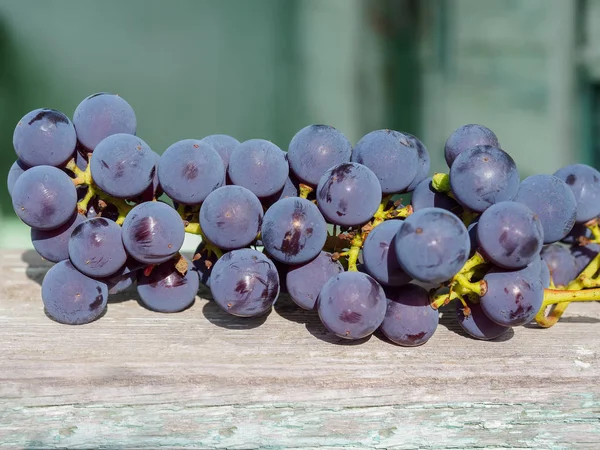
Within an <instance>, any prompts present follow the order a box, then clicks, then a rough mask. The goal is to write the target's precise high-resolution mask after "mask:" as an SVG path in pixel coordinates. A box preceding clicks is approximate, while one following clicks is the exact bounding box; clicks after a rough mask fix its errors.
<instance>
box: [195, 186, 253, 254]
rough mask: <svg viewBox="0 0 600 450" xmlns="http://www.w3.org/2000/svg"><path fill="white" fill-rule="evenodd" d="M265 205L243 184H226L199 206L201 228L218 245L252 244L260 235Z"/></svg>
mask: <svg viewBox="0 0 600 450" xmlns="http://www.w3.org/2000/svg"><path fill="white" fill-rule="evenodd" d="M262 220H263V208H262V205H261V204H260V201H259V200H258V198H257V197H256V195H254V194H253V193H252V192H250V191H249V190H248V189H246V188H244V187H242V186H223V187H220V188H219V189H216V190H214V191H213V192H211V193H210V194H209V195H208V197H206V200H204V203H202V206H201V207H200V227H201V228H202V231H203V233H204V235H205V236H206V238H207V239H208V240H209V241H210V242H212V243H213V244H215V245H216V246H217V247H219V248H222V249H226V250H233V249H238V248H242V247H246V246H247V245H249V244H251V243H252V242H253V241H254V240H255V239H256V236H257V235H258V232H259V231H260V227H261V224H262Z"/></svg>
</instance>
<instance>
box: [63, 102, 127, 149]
mask: <svg viewBox="0 0 600 450" xmlns="http://www.w3.org/2000/svg"><path fill="white" fill-rule="evenodd" d="M73 124H74V125H75V130H76V131H77V139H78V140H79V143H80V144H81V145H82V146H83V147H84V148H85V149H86V151H88V152H93V151H94V150H95V148H96V146H97V145H98V144H99V143H100V141H102V140H103V139H105V138H107V137H108V136H111V135H113V134H119V133H125V134H135V133H136V130H137V119H136V117H135V113H134V112H133V109H132V108H131V106H130V105H129V103H127V102H126V101H125V100H124V99H123V98H121V97H119V96H118V95H114V94H109V93H108V92H99V93H97V94H93V95H90V96H89V97H87V98H86V99H84V100H83V101H82V102H81V103H80V104H79V105H78V106H77V108H76V109H75V113H74V114H73Z"/></svg>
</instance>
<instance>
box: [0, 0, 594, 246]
mask: <svg viewBox="0 0 600 450" xmlns="http://www.w3.org/2000/svg"><path fill="white" fill-rule="evenodd" d="M99 91H107V92H113V93H117V94H120V95H121V96H122V97H123V98H125V99H126V100H127V101H128V102H129V103H130V104H131V105H132V106H133V108H134V110H135V111H136V114H137V118H138V135H139V136H140V137H141V138H142V139H144V140H145V141H146V142H148V144H149V145H150V146H151V147H152V149H153V150H155V151H157V152H158V153H162V152H163V151H164V150H165V149H166V148H167V147H168V146H169V145H170V144H172V143H174V142H176V141H178V140H180V139H184V138H202V137H204V136H206V135H208V134H213V133H226V134H230V135H232V136H234V137H236V138H237V139H239V140H240V141H243V140H246V139H250V138H264V139H269V140H271V141H273V142H274V143H275V144H277V145H279V146H280V147H281V148H282V149H284V150H287V146H288V144H289V141H290V140H291V138H292V136H293V135H294V134H295V132H296V131H297V130H299V129H300V128H302V127H304V126H306V125H308V124H312V123H325V124H330V125H333V126H335V127H336V128H338V129H339V130H340V131H342V132H343V133H345V134H346V135H347V136H348V138H349V139H350V141H351V142H352V143H353V144H354V143H356V142H357V141H358V140H359V139H360V137H361V136H363V135H364V134H366V133H367V132H369V131H372V130H374V129H380V128H391V129H396V130H399V131H407V132H410V133H412V134H415V135H416V136H418V137H420V138H421V140H422V141H423V142H424V143H425V145H426V146H427V147H428V149H429V151H430V153H431V157H432V169H433V170H435V171H445V170H447V168H446V166H445V163H444V158H443V146H444V142H445V140H446V138H447V137H448V135H449V134H450V133H451V132H452V131H453V130H454V129H455V128H457V127H459V126H460V125H463V124H466V123H480V124H483V125H486V126H487V127H489V128H491V129H492V130H493V131H494V132H495V133H496V134H497V136H498V138H499V140H500V143H501V145H502V147H503V148H504V149H505V150H506V151H508V152H509V153H510V154H511V155H512V156H513V158H514V159H515V160H516V162H517V165H518V167H519V170H520V173H521V176H522V177H523V178H524V177H526V176H528V175H531V174H533V173H553V172H554V171H556V170H557V169H558V168H559V167H561V166H564V165H567V164H571V163H575V162H585V163H589V164H592V165H595V166H596V167H599V165H600V148H596V147H597V146H598V145H600V139H599V138H598V136H597V134H598V133H600V0H177V1H172V2H167V1H159V0H128V1H126V2H125V1H120V0H103V1H101V2H98V1H89V0H86V1H82V0H79V1H76V0H54V1H52V2H37V1H36V2H34V1H24V0H3V1H1V2H0V142H1V147H0V248H8V247H13V248H29V247H30V246H31V244H30V241H29V230H28V228H27V227H26V226H24V225H22V224H21V223H20V222H19V221H18V219H16V217H15V216H14V213H13V211H12V206H11V202H10V198H9V197H8V192H7V188H6V183H5V180H6V174H7V172H8V169H9V168H10V166H11V164H12V163H13V161H14V160H15V158H16V157H15V154H14V151H13V148H12V134H13V130H14V127H15V125H16V123H17V122H18V120H19V119H20V118H21V117H22V116H23V115H24V114H25V113H27V112H28V111H30V110H32V109H35V108H40V107H50V108H55V109H59V110H61V111H63V112H64V113H65V114H67V115H69V116H72V114H73V111H74V110H75V107H76V106H77V104H78V103H79V102H80V101H81V100H82V99H83V98H85V97H86V96H88V95H90V94H92V93H95V92H99Z"/></svg>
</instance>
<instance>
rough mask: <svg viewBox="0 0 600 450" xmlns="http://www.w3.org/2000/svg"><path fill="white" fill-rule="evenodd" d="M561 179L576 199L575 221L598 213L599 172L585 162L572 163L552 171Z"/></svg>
mask: <svg viewBox="0 0 600 450" xmlns="http://www.w3.org/2000/svg"><path fill="white" fill-rule="evenodd" d="M554 175H555V176H557V177H558V178H560V179H561V180H563V181H564V182H565V183H567V185H568V186H569V188H570V189H571V191H572V192H573V195H574V196H575V200H576V201H577V219H576V222H577V223H584V222H587V221H588V220H592V219H593V218H594V217H596V216H598V215H600V172H598V171H597V170H596V169H594V168H593V167H590V166H588V165H586V164H573V165H571V166H567V167H563V168H562V169H559V170H557V171H556V172H555V173H554Z"/></svg>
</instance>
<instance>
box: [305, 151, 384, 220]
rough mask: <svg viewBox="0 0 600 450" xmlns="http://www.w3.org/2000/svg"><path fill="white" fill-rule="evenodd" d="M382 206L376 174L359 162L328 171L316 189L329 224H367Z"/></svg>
mask: <svg viewBox="0 0 600 450" xmlns="http://www.w3.org/2000/svg"><path fill="white" fill-rule="evenodd" d="M380 203H381V185H380V184H379V181H378V180H377V177H376V176H375V174H374V173H373V172H372V171H371V170H370V169H369V168H368V167H366V166H363V165H361V164H358V163H343V164H340V165H337V166H334V167H332V168H331V169H329V170H328V171H327V172H325V174H324V175H323V177H322V178H321V181H319V185H318V187H317V205H318V206H319V209H320V210H321V213H323V216H324V217H325V219H327V221H329V222H330V223H334V224H337V225H342V226H346V227H352V226H356V225H362V224H364V223H367V222H368V221H369V220H371V218H372V217H373V214H375V212H376V211H377V208H379V204H380Z"/></svg>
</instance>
